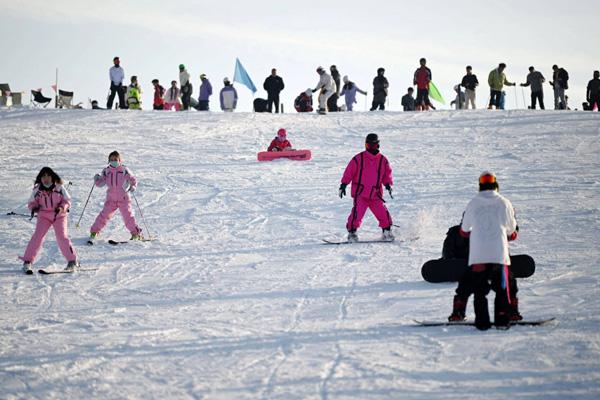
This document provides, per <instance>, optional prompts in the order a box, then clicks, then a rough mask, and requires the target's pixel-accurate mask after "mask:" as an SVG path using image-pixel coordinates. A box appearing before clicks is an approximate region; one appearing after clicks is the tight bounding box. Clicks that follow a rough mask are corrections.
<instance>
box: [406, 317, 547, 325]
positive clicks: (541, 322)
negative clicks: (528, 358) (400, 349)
mask: <svg viewBox="0 0 600 400" xmlns="http://www.w3.org/2000/svg"><path fill="white" fill-rule="evenodd" d="M554 320H556V317H551V318H546V319H535V320H530V321H528V320H522V321H510V324H511V325H532V326H538V325H546V324H547V323H550V322H552V321H554ZM414 321H415V323H416V324H417V326H452V325H459V326H475V322H474V321H452V322H448V321H417V320H414Z"/></svg>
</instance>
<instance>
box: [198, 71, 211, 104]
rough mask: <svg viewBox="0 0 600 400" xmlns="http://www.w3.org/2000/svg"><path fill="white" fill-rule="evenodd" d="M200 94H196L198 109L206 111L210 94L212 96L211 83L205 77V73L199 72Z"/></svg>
mask: <svg viewBox="0 0 600 400" xmlns="http://www.w3.org/2000/svg"><path fill="white" fill-rule="evenodd" d="M200 81H201V82H202V83H201V84H200V96H198V107H197V108H196V110H198V111H208V102H209V98H210V96H212V85H211V84H210V81H209V80H208V78H207V77H206V74H200Z"/></svg>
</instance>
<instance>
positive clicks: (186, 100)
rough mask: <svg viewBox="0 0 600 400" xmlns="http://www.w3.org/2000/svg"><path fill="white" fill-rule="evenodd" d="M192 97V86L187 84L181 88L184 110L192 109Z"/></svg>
mask: <svg viewBox="0 0 600 400" xmlns="http://www.w3.org/2000/svg"><path fill="white" fill-rule="evenodd" d="M191 97H192V87H191V85H190V84H189V83H188V84H185V85H183V86H182V88H181V105H182V109H183V110H189V109H190V98H191Z"/></svg>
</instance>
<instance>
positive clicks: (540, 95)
mask: <svg viewBox="0 0 600 400" xmlns="http://www.w3.org/2000/svg"><path fill="white" fill-rule="evenodd" d="M536 100H539V102H540V110H545V108H544V92H542V91H541V90H540V91H539V92H531V109H532V110H535V102H536Z"/></svg>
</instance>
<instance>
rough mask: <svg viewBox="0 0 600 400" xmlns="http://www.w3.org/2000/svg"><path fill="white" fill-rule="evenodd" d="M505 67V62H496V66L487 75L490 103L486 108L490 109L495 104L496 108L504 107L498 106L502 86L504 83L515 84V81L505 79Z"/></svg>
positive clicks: (507, 84) (500, 99)
mask: <svg viewBox="0 0 600 400" xmlns="http://www.w3.org/2000/svg"><path fill="white" fill-rule="evenodd" d="M505 69H506V64H504V63H500V64H498V68H494V69H493V70H491V71H490V74H489V75H488V84H489V85H490V104H489V106H488V110H491V109H492V106H495V107H496V109H497V110H498V109H504V107H502V108H500V103H501V102H502V88H504V85H506V86H515V85H516V84H515V83H511V82H509V81H508V80H506V75H504V70H505Z"/></svg>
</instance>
